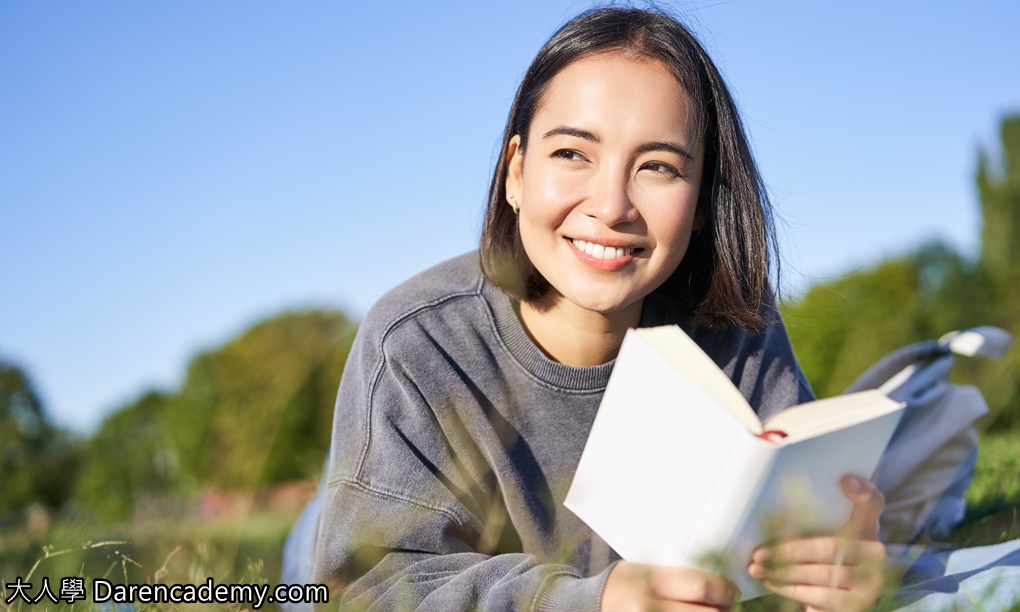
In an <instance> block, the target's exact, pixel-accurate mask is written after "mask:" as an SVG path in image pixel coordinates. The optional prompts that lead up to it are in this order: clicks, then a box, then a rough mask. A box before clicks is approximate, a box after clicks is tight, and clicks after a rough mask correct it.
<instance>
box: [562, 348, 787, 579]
mask: <svg viewBox="0 0 1020 612" xmlns="http://www.w3.org/2000/svg"><path fill="white" fill-rule="evenodd" d="M713 367H714V366H713ZM743 438H751V436H750V434H749V433H748V432H747V428H746V427H744V426H743V425H742V424H741V423H740V422H738V421H737V420H735V419H734V418H733V417H732V416H731V415H730V413H729V412H728V411H726V410H721V409H720V408H719V407H718V405H717V404H716V401H715V399H713V398H711V397H709V396H708V395H707V394H705V392H704V391H703V390H702V389H701V387H699V386H698V385H697V384H695V383H694V382H692V381H691V380H690V379H689V378H688V377H687V376H683V375H680V374H679V373H678V372H677V371H676V369H675V368H674V367H673V364H672V363H670V362H669V361H668V360H666V359H665V358H664V357H663V356H662V354H661V353H660V352H659V351H658V350H656V349H655V348H652V347H651V346H650V345H649V344H648V343H646V342H644V340H643V339H642V338H640V337H636V336H635V335H634V334H633V332H628V334H627V336H626V337H625V339H624V342H623V346H622V347H621V348H620V354H619V357H618V359H617V363H616V366H615V367H614V369H613V373H612V375H611V377H610V379H609V384H608V386H607V387H606V392H605V394H604V395H603V398H602V403H601V405H600V406H599V412H598V414H597V416H596V417H595V421H594V423H593V425H592V430H591V433H590V434H589V436H588V442H587V444H586V445H585V448H584V452H583V453H582V455H581V460H580V462H579V464H578V466H577V471H576V472H575V474H574V479H573V482H572V483H571V486H570V491H569V492H568V494H567V498H566V501H565V502H564V503H565V505H566V506H567V508H569V509H570V510H571V511H573V512H574V514H576V515H577V516H578V517H580V518H581V520H583V521H584V522H585V523H587V524H588V526H589V527H591V528H592V529H593V530H594V531H595V532H596V533H598V534H599V536H601V537H602V539H604V540H605V541H606V542H607V543H608V544H609V545H610V546H612V547H613V548H614V549H615V550H616V551H617V552H618V553H620V555H621V556H623V558H624V559H627V560H628V561H633V562H637V563H654V564H660V565H676V564H679V563H681V562H682V561H686V560H687V558H688V557H687V555H686V553H687V552H688V551H689V550H690V549H691V545H692V542H694V541H696V540H702V539H703V538H700V537H699V533H698V530H699V522H700V521H701V519H702V518H704V517H705V515H706V512H710V513H711V516H710V517H709V518H711V519H712V521H714V522H715V523H716V527H715V528H714V529H713V533H729V534H733V533H736V530H737V524H738V523H739V519H740V518H741V517H742V516H743V515H744V513H745V507H746V505H747V504H746V501H745V502H742V503H736V502H734V501H732V500H727V501H729V503H724V502H723V503H719V504H718V505H716V506H714V507H708V506H707V503H708V502H709V500H711V499H713V498H717V497H718V496H719V493H717V491H716V489H717V487H720V486H722V487H727V486H729V487H732V486H733V484H734V483H733V482H732V481H731V480H730V479H729V478H727V479H726V481H723V479H721V478H720V476H721V474H722V472H723V471H725V470H724V467H725V466H730V465H732V464H733V460H732V459H731V457H730V455H731V453H732V452H733V451H734V448H735V447H736V446H737V444H738V443H739V442H740V440H741V439H743ZM755 441H757V439H755ZM765 446H768V445H765ZM759 463H760V462H759ZM744 489H746V487H744ZM685 564H687V565H690V564H689V563H685Z"/></svg>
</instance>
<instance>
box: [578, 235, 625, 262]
mask: <svg viewBox="0 0 1020 612" xmlns="http://www.w3.org/2000/svg"><path fill="white" fill-rule="evenodd" d="M574 246H576V247H577V249H578V250H579V251H584V252H585V253H587V254H589V255H591V256H592V257H594V258H595V259H616V258H617V257H623V256H624V255H630V254H631V253H633V252H634V249H633V248H622V247H621V248H615V247H607V246H602V245H601V244H595V243H594V242H585V241H584V240H578V239H576V238H575V239H574Z"/></svg>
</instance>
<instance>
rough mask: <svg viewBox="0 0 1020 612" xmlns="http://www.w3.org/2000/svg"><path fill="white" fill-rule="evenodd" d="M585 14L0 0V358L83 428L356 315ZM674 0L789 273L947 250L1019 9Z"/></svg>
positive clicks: (965, 204)
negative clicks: (727, 110) (197, 363)
mask: <svg viewBox="0 0 1020 612" xmlns="http://www.w3.org/2000/svg"><path fill="white" fill-rule="evenodd" d="M663 4H664V5H666V6H670V4H669V3H663ZM590 6H591V5H590V4H589V3H587V2H576V1H575V2H565V1H564V2H558V1H554V0H541V1H539V0H535V1H531V0H522V1H518V2H514V3H498V4H497V3H487V2H486V3H483V2H449V3H431V2H406V3H399V2H398V3H388V4H384V5H382V6H381V8H372V7H370V6H368V4H367V3H345V2H325V1H316V0H307V1H302V2H268V1H266V2H261V1H251V0H245V1H240V0H218V1H216V2H199V1H195V0H189V1H185V0H182V1H179V2H129V1H126V0H125V1H121V2H111V1H105V0H96V1H91V2H71V1H65V2H57V1H51V2H4V3H0V261H2V262H3V269H4V274H3V281H2V284H0V357H2V358H4V359H7V360H14V361H15V362H17V363H19V364H21V365H23V366H24V367H26V368H27V369H28V370H29V371H30V373H31V375H32V376H33V378H34V380H35V382H36V384H37V385H38V387H39V390H40V392H41V393H42V396H43V398H44V401H45V403H46V406H47V408H48V409H49V411H50V413H51V414H52V415H53V416H54V418H55V419H56V420H57V422H59V423H61V424H63V425H66V426H68V427H71V428H72V429H75V430H77V431H89V430H90V429H92V428H94V427H95V426H96V425H97V424H98V423H99V422H100V420H101V419H102V417H103V415H105V414H107V413H109V411H110V410H112V409H114V408H115V407H117V406H118V405H119V404H121V403H123V402H125V401H128V400H131V399H132V398H133V397H134V396H135V395H136V394H137V393H138V392H140V391H141V390H143V389H145V388H147V387H150V386H157V387H166V388H171V387H173V386H174V385H176V384H177V383H178V382H179V380H180V377H181V375H182V373H183V371H184V367H185V365H186V363H187V360H188V359H189V357H190V356H191V355H193V354H194V353H195V352H196V351H198V350H200V349H202V348H208V347H212V346H215V345H217V344H218V343H221V342H223V341H224V340H226V339H228V338H229V337H231V336H232V335H234V334H236V333H237V332H239V331H241V330H242V329H244V328H245V327H246V326H247V325H248V324H250V323H252V322H254V321H255V320H257V319H259V318H260V317H263V316H266V315H269V314H273V313H275V312H278V311H280V310H282V309H284V308H287V307H297V306H305V305H322V306H339V307H342V308H344V309H346V310H347V311H348V312H350V313H352V314H353V315H354V316H361V315H362V314H363V313H364V312H365V311H366V309H367V308H368V307H369V306H370V305H371V304H372V302H373V301H374V300H375V299H376V298H377V297H378V296H379V295H380V294H381V293H382V292H384V291H385V290H386V289H388V288H390V287H392V286H393V285H395V284H397V283H399V282H400V281H401V280H403V279H405V278H407V277H408V276H410V275H411V274H413V273H414V272H417V271H419V270H421V269H424V268H425V267H427V266H429V265H431V264H434V263H437V262H439V261H441V260H443V259H445V258H447V257H450V256H452V255H454V254H457V253H460V252H463V251H466V250H468V249H471V248H473V246H474V245H475V242H476V236H477V233H478V228H479V224H480V211H481V207H482V202H483V198H484V193H485V188H486V184H487V182H488V179H489V173H490V169H491V164H492V159H493V155H494V153H495V147H496V146H497V142H498V136H499V133H500V131H501V129H502V125H503V121H504V119H505V116H506V112H507V110H508V106H509V103H510V100H511V98H512V96H513V92H514V89H515V87H516V84H517V81H518V79H519V78H520V76H521V74H522V73H523V71H524V69H525V68H526V67H527V64H528V62H529V61H530V60H531V57H532V56H533V55H534V53H535V51H537V49H538V48H539V47H540V46H541V44H542V42H543V41H544V40H545V39H546V38H547V37H548V36H549V35H550V34H551V33H552V32H553V31H554V30H555V29H556V27H558V26H559V25H560V24H561V23H562V22H563V21H564V20H566V19H567V18H569V17H570V16H572V15H574V14H575V13H577V12H578V11H580V10H582V9H585V8H588V7H590ZM672 6H675V7H676V8H677V9H678V10H679V12H680V13H681V14H684V15H686V17H687V19H688V21H689V22H690V23H691V25H692V26H693V28H694V29H695V31H697V32H698V33H699V35H700V36H701V38H702V39H703V41H704V42H705V44H706V46H707V47H708V49H709V51H710V53H711V54H712V55H713V57H714V58H715V59H716V61H717V63H718V64H719V65H720V67H721V68H722V70H723V72H724V74H725V75H726V76H727V78H728V80H729V82H730V84H731V86H732V88H733V90H734V92H735V94H736V96H737V99H738V102H739V104H740V106H741V108H742V110H743V112H744V117H745V120H746V124H747V127H748V129H749V131H750V133H751V137H752V140H753V142H754V146H755V150H756V153H757V156H758V159H759V162H760V165H761V168H762V170H763V173H764V176H765V179H766V181H767V183H768V185H769V187H770V190H771V193H772V195H773V198H774V202H775V203H776V205H777V208H778V210H779V212H780V214H781V216H782V218H783V219H784V221H785V225H784V227H783V228H782V239H783V244H784V246H785V251H784V252H783V257H784V262H785V272H786V281H787V286H788V287H794V288H796V287H804V286H806V285H807V284H808V283H810V282H812V281H815V280H820V279H827V278H832V277H833V276H835V275H839V274H842V273H845V272H847V271H849V270H853V269H855V268H857V267H860V266H862V265H867V264H868V263H871V262H874V261H876V260H878V259H879V258H881V257H884V256H887V255H890V254H895V253H900V252H904V251H906V250H908V249H910V248H911V247H913V246H915V245H916V244H918V243H919V242H920V241H922V240H926V239H930V238H936V237H937V238H941V239H944V240H946V241H948V242H950V243H951V244H953V245H955V246H956V247H958V248H959V249H961V250H964V251H965V252H973V251H974V249H975V248H976V244H977V234H978V231H979V225H980V223H979V217H978V214H977V201H976V195H975V189H974V186H973V173H974V166H975V160H976V152H977V148H978V147H979V146H980V145H982V144H984V145H988V144H990V143H992V142H994V140H995V138H996V132H997V124H998V121H999V119H1000V118H1001V117H1002V116H1003V115H1004V114H1005V113H1007V112H1011V111H1012V112H1020V80H1018V78H1017V75H1020V36H1018V35H1017V24H1020V3H1017V2H1013V1H1010V0H1001V1H997V2H991V1H980V0H979V1H976V2H971V3H968V4H960V3H958V2H952V3H951V2H896V3H889V2H880V1H872V0H867V1H858V2H844V3H828V2H826V3H821V2H781V1H776V2H764V1H759V0H734V1H730V2H711V1H706V2H688V3H682V4H675V5H672Z"/></svg>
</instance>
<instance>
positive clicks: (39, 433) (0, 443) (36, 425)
mask: <svg viewBox="0 0 1020 612" xmlns="http://www.w3.org/2000/svg"><path fill="white" fill-rule="evenodd" d="M76 451H77V447H76V444H75V441H74V440H73V439H72V438H71V437H70V436H69V435H68V434H67V433H66V432H64V431H62V430H60V429H58V428H56V427H54V426H53V425H52V424H51V423H50V421H49V419H48V418H47V415H46V412H45V411H44V410H43V406H42V403H41V402H40V401H39V395H38V394H37V393H36V391H35V388H34V387H33V385H32V382H31V380H29V378H28V376H27V375H26V374H25V373H24V372H23V371H22V370H21V369H20V368H19V367H17V366H15V365H13V364H9V363H2V362H0V470H2V471H3V495H0V515H3V514H7V513H9V512H11V511H14V510H18V509H20V508H23V507H24V506H27V505H29V504H31V503H41V504H44V505H46V506H49V507H51V508H56V507H59V506H60V505H61V504H62V503H63V502H64V501H65V500H67V499H68V497H69V495H70V492H71V485H72V483H73V479H74V473H75V469H74V468H75V465H76V463H77V462H76Z"/></svg>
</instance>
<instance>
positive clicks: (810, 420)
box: [765, 390, 903, 444]
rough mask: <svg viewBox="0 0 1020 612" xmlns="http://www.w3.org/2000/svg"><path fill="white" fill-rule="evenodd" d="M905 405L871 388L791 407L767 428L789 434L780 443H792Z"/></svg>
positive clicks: (896, 409) (884, 413)
mask: <svg viewBox="0 0 1020 612" xmlns="http://www.w3.org/2000/svg"><path fill="white" fill-rule="evenodd" d="M902 408H903V405H902V404H901V403H900V402H897V401H895V400H891V399H889V398H888V397H887V396H886V395H884V394H883V393H881V392H879V391H875V390H868V391H860V392H858V393H851V394H849V395H838V396H836V397H830V398H828V399H823V400H818V401H815V402H808V403H806V404H801V405H800V406H794V407H793V408H787V409H786V410H784V411H782V412H780V413H779V414H777V415H776V416H774V417H772V418H771V419H769V420H768V421H767V422H766V423H765V429H766V430H769V429H777V430H780V431H783V432H785V433H786V434H787V437H786V438H784V439H783V440H782V441H781V442H780V443H781V444H791V443H793V442H796V441H798V440H805V439H807V438H811V437H814V436H820V435H822V434H825V433H829V432H832V431H836V430H838V429H843V428H846V427H850V426H851V425H856V424H858V423H862V422H864V421H868V420H871V419H875V418H878V417H881V416H884V415H886V414H890V413H892V412H897V411H899V410H901V409H902Z"/></svg>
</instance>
